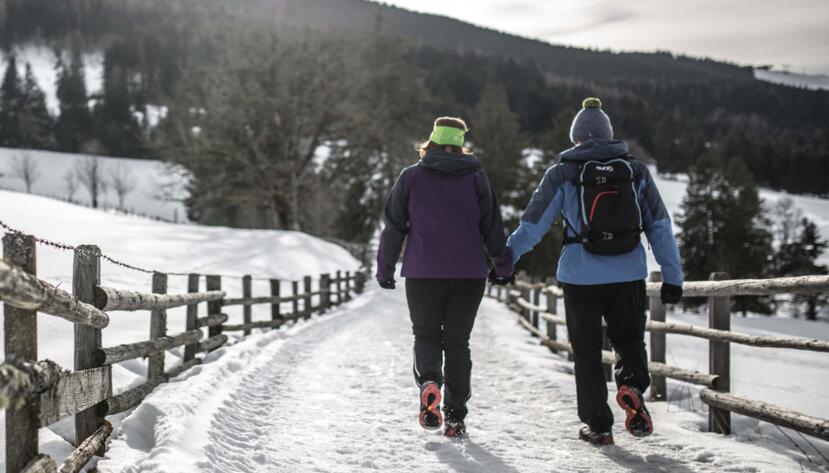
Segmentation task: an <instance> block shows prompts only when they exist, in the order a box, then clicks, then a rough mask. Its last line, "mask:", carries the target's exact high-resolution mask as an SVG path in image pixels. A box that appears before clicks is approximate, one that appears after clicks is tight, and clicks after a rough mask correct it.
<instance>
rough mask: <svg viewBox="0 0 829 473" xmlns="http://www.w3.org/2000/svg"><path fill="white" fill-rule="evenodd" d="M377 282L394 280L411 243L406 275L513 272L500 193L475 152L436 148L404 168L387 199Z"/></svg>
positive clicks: (464, 275) (481, 276)
mask: <svg viewBox="0 0 829 473" xmlns="http://www.w3.org/2000/svg"><path fill="white" fill-rule="evenodd" d="M383 217H384V222H385V228H384V230H383V233H382V234H381V236H380V248H379V250H378V252H377V280H378V281H387V280H390V279H392V278H394V268H395V265H396V264H397V259H398V257H399V255H400V250H401V248H402V247H403V240H404V239H405V238H406V237H407V236H408V241H407V242H406V254H405V255H404V256H403V270H402V275H403V277H407V278H435V279H443V278H457V279H484V278H486V277H487V275H488V274H489V271H490V264H491V263H490V260H491V261H492V264H493V265H494V267H495V271H496V273H497V274H498V276H502V277H508V276H510V275H511V274H512V273H513V267H512V259H511V256H510V254H509V251H508V250H507V247H506V237H505V236H504V224H503V221H502V219H501V210H500V208H499V206H498V201H497V199H496V197H495V192H494V191H493V190H492V187H491V185H490V183H489V180H488V179H487V177H486V175H485V174H484V171H483V169H482V168H481V163H480V161H478V159H477V158H475V157H474V156H471V155H465V154H456V153H446V152H443V151H437V150H432V151H430V152H429V153H427V154H426V156H424V157H423V159H421V160H420V162H418V163H417V164H415V165H413V166H410V167H408V168H406V169H404V170H403V172H402V173H401V174H400V177H398V178H397V182H396V183H395V184H394V188H393V189H392V191H391V194H390V195H389V198H388V201H387V202H386V208H385V211H384V214H383Z"/></svg>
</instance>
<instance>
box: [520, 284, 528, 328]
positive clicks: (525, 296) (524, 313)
mask: <svg viewBox="0 0 829 473" xmlns="http://www.w3.org/2000/svg"><path fill="white" fill-rule="evenodd" d="M521 298H522V299H524V300H525V301H527V302H530V289H529V288H526V287H525V288H524V289H521ZM521 316H522V317H524V320H526V321H527V322H529V321H530V309H527V308H524V307H522V308H521Z"/></svg>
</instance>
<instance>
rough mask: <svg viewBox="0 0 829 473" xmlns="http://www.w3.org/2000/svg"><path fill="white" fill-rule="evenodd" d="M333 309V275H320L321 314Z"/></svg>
mask: <svg viewBox="0 0 829 473" xmlns="http://www.w3.org/2000/svg"><path fill="white" fill-rule="evenodd" d="M330 308H331V275H330V274H328V273H325V274H322V275H320V314H323V313H325V312H326V311H327V310H328V309H330Z"/></svg>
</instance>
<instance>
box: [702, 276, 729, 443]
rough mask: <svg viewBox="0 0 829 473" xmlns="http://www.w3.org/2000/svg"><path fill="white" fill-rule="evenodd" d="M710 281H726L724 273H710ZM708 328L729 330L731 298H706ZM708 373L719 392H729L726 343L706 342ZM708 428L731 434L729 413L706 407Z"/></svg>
mask: <svg viewBox="0 0 829 473" xmlns="http://www.w3.org/2000/svg"><path fill="white" fill-rule="evenodd" d="M709 279H710V280H712V281H718V280H723V279H728V275H727V274H726V273H711V277H710V278H709ZM708 326H709V327H710V328H713V329H717V330H728V331H730V330H731V298H730V297H729V296H723V297H709V298H708ZM708 372H709V373H711V374H716V375H717V376H719V379H717V388H716V390H717V391H719V392H729V391H731V345H730V343H728V342H715V341H713V340H711V341H709V342H708ZM708 428H709V430H710V431H711V432H714V433H718V434H725V435H728V434H730V433H731V412H729V411H728V410H725V409H720V408H718V407H714V406H708Z"/></svg>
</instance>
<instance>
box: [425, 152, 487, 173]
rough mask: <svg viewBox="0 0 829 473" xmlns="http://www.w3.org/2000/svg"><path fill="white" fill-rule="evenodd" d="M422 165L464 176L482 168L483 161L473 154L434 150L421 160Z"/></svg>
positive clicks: (441, 171)
mask: <svg viewBox="0 0 829 473" xmlns="http://www.w3.org/2000/svg"><path fill="white" fill-rule="evenodd" d="M420 165H421V166H423V167H425V168H427V169H431V170H433V171H437V172H440V173H443V174H452V175H455V176H462V175H464V174H470V173H473V172H477V171H479V170H480V169H481V162H480V161H478V158H476V157H475V156H472V155H471V154H462V153H447V152H445V151H440V150H432V151H429V152H428V153H426V156H424V157H423V159H421V160H420Z"/></svg>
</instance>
